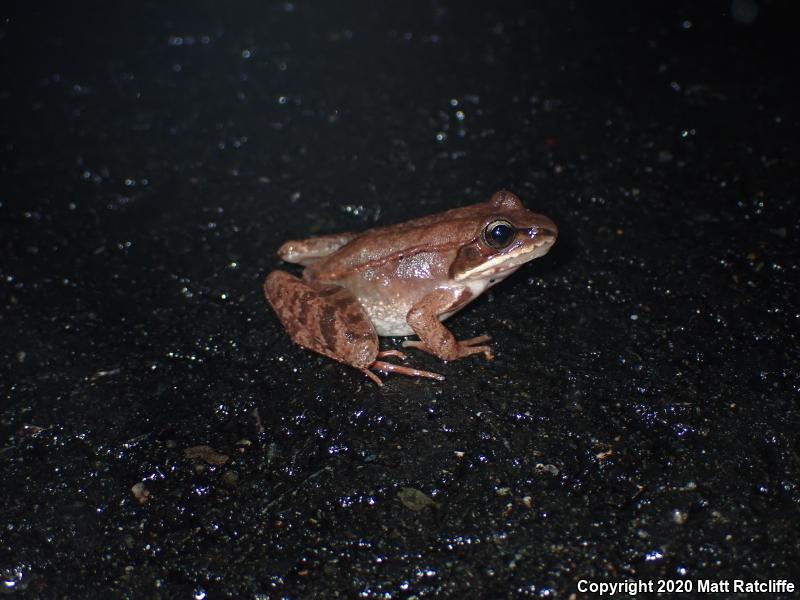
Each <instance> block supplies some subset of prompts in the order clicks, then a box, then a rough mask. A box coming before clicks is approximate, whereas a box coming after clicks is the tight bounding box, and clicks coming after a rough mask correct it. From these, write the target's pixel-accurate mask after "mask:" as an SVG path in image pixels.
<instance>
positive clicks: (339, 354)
mask: <svg viewBox="0 0 800 600" xmlns="http://www.w3.org/2000/svg"><path fill="white" fill-rule="evenodd" d="M264 295H265V296H266V297H267V301H268V302H269V303H270V305H271V306H272V308H273V310H274V311H275V313H276V314H277V315H278V318H279V319H280V321H281V323H282V324H283V326H284V328H285V329H286V331H287V332H288V333H289V336H290V337H291V338H292V341H294V342H295V343H296V344H298V345H300V346H303V347H304V348H308V349H309V350H313V351H314V352H319V353H320V354H324V355H325V356H329V357H331V358H333V359H335V360H338V361H340V362H343V363H345V364H348V365H351V366H353V367H356V368H359V369H366V368H367V367H368V366H369V365H370V364H372V362H373V361H374V360H375V358H376V357H377V354H378V336H377V334H376V333H375V328H374V327H373V326H372V322H371V321H370V320H369V318H368V317H367V314H366V312H365V311H364V309H363V308H362V306H361V305H360V304H359V303H358V301H357V300H356V299H355V298H354V297H353V295H352V294H351V293H350V292H349V291H347V290H346V289H345V288H343V287H340V286H338V285H330V284H321V283H317V282H313V281H311V282H307V281H302V280H301V279H298V278H297V277H295V276H294V275H290V274H289V273H287V272H285V271H273V272H272V273H270V274H269V275H268V276H267V279H266V280H265V281H264Z"/></svg>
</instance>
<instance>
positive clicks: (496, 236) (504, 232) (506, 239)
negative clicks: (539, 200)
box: [481, 221, 516, 250]
mask: <svg viewBox="0 0 800 600" xmlns="http://www.w3.org/2000/svg"><path fill="white" fill-rule="evenodd" d="M515 235H516V230H515V229H514V226H513V225H512V224H511V223H509V222H508V221H492V222H491V223H489V224H488V225H487V226H486V227H484V229H483V231H482V232H481V238H483V242H484V243H485V244H486V245H487V246H489V247H491V248H494V249H495V250H502V249H503V248H506V247H507V246H508V245H509V244H511V242H513V241H514V237H515Z"/></svg>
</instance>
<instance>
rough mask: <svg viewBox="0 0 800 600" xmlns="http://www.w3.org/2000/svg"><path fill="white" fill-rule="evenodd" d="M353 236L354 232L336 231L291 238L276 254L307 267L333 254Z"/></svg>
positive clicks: (287, 260)
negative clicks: (296, 238) (297, 238)
mask: <svg viewBox="0 0 800 600" xmlns="http://www.w3.org/2000/svg"><path fill="white" fill-rule="evenodd" d="M354 237H356V234H355V233H337V234H334V235H321V236H318V237H313V238H308V239H305V240H291V241H289V242H285V243H284V244H282V245H281V247H280V248H278V256H280V257H281V260H285V261H286V262H290V263H295V264H298V265H303V266H304V267H307V266H309V265H313V264H314V263H315V262H317V261H320V260H322V259H323V258H325V257H326V256H329V255H331V254H333V253H334V252H336V251H337V250H338V249H339V248H341V247H342V246H344V245H345V244H346V243H347V242H349V241H350V240H352V239H353V238H354Z"/></svg>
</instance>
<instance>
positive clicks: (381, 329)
mask: <svg viewBox="0 0 800 600" xmlns="http://www.w3.org/2000/svg"><path fill="white" fill-rule="evenodd" d="M513 271H516V269H509V272H507V273H500V274H498V275H495V276H494V277H486V278H483V279H475V280H472V281H465V282H464V285H456V286H455V287H458V288H460V289H462V290H468V291H469V294H470V298H469V300H467V301H466V302H464V303H463V304H462V305H460V306H459V307H458V308H456V309H455V310H451V311H449V312H445V313H442V314H441V315H439V320H440V321H444V320H446V319H449V318H450V317H452V316H453V315H454V314H456V313H457V312H458V311H460V310H461V309H462V308H464V307H465V306H466V305H467V304H469V303H470V302H472V301H473V300H474V299H475V298H477V297H478V296H480V295H481V294H482V293H483V292H485V291H486V290H487V289H488V288H490V287H491V286H493V285H494V284H496V283H499V282H500V281H502V280H503V279H505V278H506V277H507V276H508V275H510V274H511V273H512V272H513ZM448 287H450V286H448ZM411 307H412V304H410V303H405V302H398V301H396V300H395V301H388V300H386V301H383V302H371V303H370V304H369V305H368V306H364V310H366V312H367V314H368V315H369V320H370V321H372V324H373V326H374V327H375V332H376V333H377V334H378V335H380V336H385V337H388V336H397V337H400V336H408V335H415V334H414V330H413V329H411V327H410V326H409V324H408V321H407V320H406V316H407V315H408V311H409V310H411Z"/></svg>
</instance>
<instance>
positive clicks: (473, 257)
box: [450, 190, 558, 285]
mask: <svg viewBox="0 0 800 600" xmlns="http://www.w3.org/2000/svg"><path fill="white" fill-rule="evenodd" d="M479 207H480V208H479ZM474 209H477V210H476V212H475V215H474V219H473V222H474V223H475V231H474V235H473V236H472V239H471V240H470V241H469V242H467V243H465V244H464V245H462V246H461V247H460V248H459V250H458V253H457V254H456V258H455V260H454V261H453V263H452V264H451V265H450V276H451V278H452V279H454V280H455V281H463V282H473V281H484V280H487V282H488V284H489V285H491V284H494V283H496V282H497V281H500V280H502V279H504V278H505V277H507V276H508V275H510V274H511V273H513V272H514V271H516V270H517V269H518V268H519V267H520V265H522V264H524V263H526V262H528V261H530V260H533V259H534V258H539V257H540V256H544V255H545V254H547V252H548V251H549V250H550V248H551V247H552V246H553V244H554V243H555V241H556V237H557V236H558V227H556V224H555V223H553V221H551V220H550V219H549V218H547V217H545V216H544V215H540V214H537V213H534V212H531V211H529V210H527V209H526V208H525V207H524V206H523V205H522V201H521V200H520V199H519V198H518V197H517V196H516V195H514V194H512V193H511V192H507V191H504V190H502V191H499V192H495V194H494V195H493V196H492V197H491V199H490V200H489V201H488V202H484V203H483V204H479V205H476V206H475V207H474Z"/></svg>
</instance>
